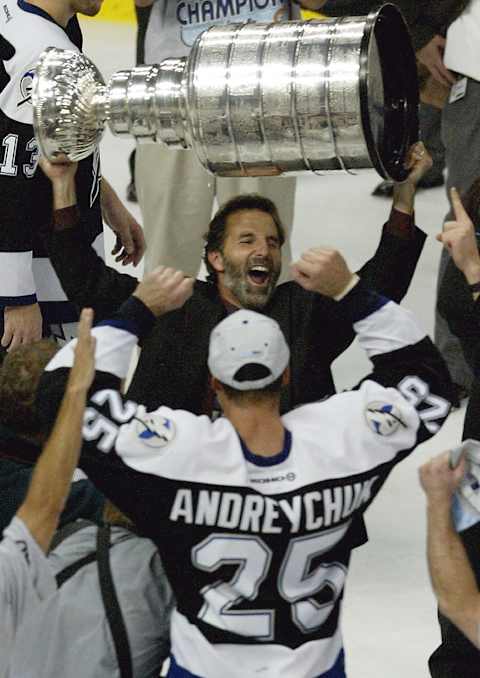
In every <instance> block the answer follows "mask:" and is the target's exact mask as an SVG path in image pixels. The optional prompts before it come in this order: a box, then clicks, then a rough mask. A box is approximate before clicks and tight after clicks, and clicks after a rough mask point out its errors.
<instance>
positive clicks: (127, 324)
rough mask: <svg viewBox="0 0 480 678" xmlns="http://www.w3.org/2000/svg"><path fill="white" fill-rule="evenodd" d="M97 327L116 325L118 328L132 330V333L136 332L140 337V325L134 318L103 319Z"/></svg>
mask: <svg viewBox="0 0 480 678" xmlns="http://www.w3.org/2000/svg"><path fill="white" fill-rule="evenodd" d="M95 327H115V328H116V329H117V330H125V331H126V332H130V334H134V335H135V336H137V337H138V326H137V324H136V323H135V322H133V321H132V320H126V319H123V318H122V319H121V320H120V319H117V320H102V321H101V322H99V323H98V324H96V325H95Z"/></svg>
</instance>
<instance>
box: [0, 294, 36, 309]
mask: <svg viewBox="0 0 480 678" xmlns="http://www.w3.org/2000/svg"><path fill="white" fill-rule="evenodd" d="M36 303H37V295H36V294H23V295H22V296H20V297H0V307H2V308H3V307H4V306H29V305H30V304H36Z"/></svg>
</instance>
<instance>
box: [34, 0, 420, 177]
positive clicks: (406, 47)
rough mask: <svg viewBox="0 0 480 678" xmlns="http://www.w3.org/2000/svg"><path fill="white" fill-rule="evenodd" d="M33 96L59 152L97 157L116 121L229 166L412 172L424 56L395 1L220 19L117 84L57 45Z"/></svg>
mask: <svg viewBox="0 0 480 678" xmlns="http://www.w3.org/2000/svg"><path fill="white" fill-rule="evenodd" d="M400 55H401V58H400ZM32 101H33V107H34V126H35V133H36V136H37V139H38V143H39V145H40V148H41V151H42V153H43V154H44V155H46V156H47V157H48V158H50V159H55V158H58V156H62V155H66V156H67V157H68V158H70V159H71V160H78V159H80V158H83V157H85V156H87V155H88V154H89V153H91V152H92V151H93V149H94V147H95V145H96V144H97V143H98V142H99V139H100V137H101V135H102V132H103V129H104V126H105V123H108V125H109V127H110V129H111V131H112V132H113V134H116V135H119V136H133V137H135V138H136V139H137V140H139V141H142V140H147V141H156V142H161V143H164V144H166V145H167V146H169V147H172V148H184V149H193V150H194V152H195V153H196V155H197V157H198V159H199V161H200V162H201V163H202V165H203V166H204V167H205V168H206V169H207V170H209V171H210V172H212V173H213V174H217V175H219V176H260V175H280V174H288V173H292V172H295V173H298V172H306V171H309V172H324V171H329V170H348V171H350V170H357V169H360V168H366V167H374V168H375V169H376V170H377V172H378V173H379V174H380V175H381V176H382V177H384V178H387V179H394V180H396V181H401V180H403V179H404V178H405V177H406V174H407V171H406V170H405V168H404V160H405V155H406V152H407V150H408V148H409V146H410V145H411V144H412V143H413V142H414V141H416V140H417V139H418V113H417V109H418V89H417V74H416V64H415V55H414V53H413V50H412V46H411V41H410V36H409V33H408V29H407V27H406V25H405V22H404V20H403V17H402V15H401V14H400V12H399V11H398V9H397V8H396V7H395V6H394V5H390V4H387V5H384V6H383V7H381V8H380V9H379V10H377V11H376V12H372V13H371V14H370V15H369V16H368V17H365V16H363V17H348V18H346V17H343V18H337V19H331V20H328V21H292V22H285V23H277V24H261V23H258V24H256V23H247V24H227V25H225V26H214V27H212V28H210V29H209V30H207V31H205V32H204V33H202V34H201V35H200V36H199V37H198V38H197V40H196V42H195V44H194V45H193V47H192V50H191V52H190V54H189V56H188V57H185V58H180V59H165V60H164V61H162V63H160V64H158V65H153V66H141V67H138V68H134V69H132V70H128V71H126V70H125V71H118V72H117V73H115V74H114V75H113V76H112V77H111V79H110V81H109V82H108V84H107V85H106V86H105V85H104V83H103V80H102V78H101V76H100V74H99V73H98V71H97V69H96V68H95V66H94V65H93V64H92V63H91V62H89V61H88V59H86V58H85V57H83V56H81V55H79V54H76V53H74V52H68V51H62V50H58V49H55V48H49V49H47V50H46V51H45V52H44V53H43V54H42V56H41V58H40V61H39V64H38V67H37V70H36V77H35V79H34V85H33V93H32Z"/></svg>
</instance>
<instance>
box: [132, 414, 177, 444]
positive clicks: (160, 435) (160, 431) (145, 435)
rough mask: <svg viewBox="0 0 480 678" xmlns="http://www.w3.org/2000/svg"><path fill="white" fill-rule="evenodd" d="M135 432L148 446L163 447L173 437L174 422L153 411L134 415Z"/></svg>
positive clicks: (174, 432) (174, 431)
mask: <svg viewBox="0 0 480 678" xmlns="http://www.w3.org/2000/svg"><path fill="white" fill-rule="evenodd" d="M134 419H135V432H136V434H137V436H138V438H139V439H140V440H141V441H142V443H143V444H144V445H147V446H148V447H165V445H168V443H170V442H172V440H173V439H174V438H175V434H176V430H175V424H174V422H173V421H172V420H171V419H168V418H167V417H163V416H162V415H160V414H157V413H155V412H153V413H151V412H146V413H145V414H141V415H138V414H137V415H136V416H135V417H134Z"/></svg>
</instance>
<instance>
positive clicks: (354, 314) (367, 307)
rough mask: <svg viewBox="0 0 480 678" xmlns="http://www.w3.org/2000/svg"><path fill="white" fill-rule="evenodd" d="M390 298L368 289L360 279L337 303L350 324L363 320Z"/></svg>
mask: <svg viewBox="0 0 480 678" xmlns="http://www.w3.org/2000/svg"><path fill="white" fill-rule="evenodd" d="M389 301H390V299H387V297H383V296H382V295H380V294H378V293H377V292H374V291H373V290H371V289H369V288H368V287H367V286H366V285H365V283H364V282H363V280H362V279H360V281H359V282H358V283H357V284H356V285H355V287H354V288H353V289H352V290H350V292H349V293H348V294H347V295H346V296H345V297H344V298H343V299H342V300H341V301H339V302H337V303H338V305H339V306H340V307H341V309H342V314H345V316H346V317H347V318H350V320H351V321H352V324H355V323H357V322H359V321H360V320H364V318H367V317H368V316H369V315H371V314H372V313H375V311H378V310H380V309H381V308H382V307H383V306H385V304H388V302H389Z"/></svg>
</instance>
